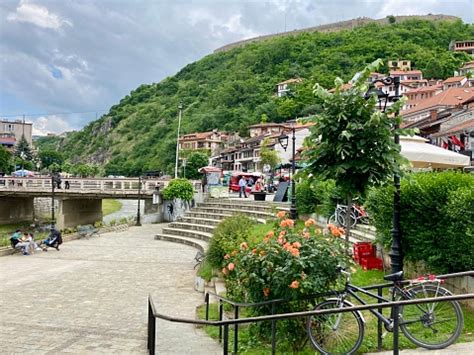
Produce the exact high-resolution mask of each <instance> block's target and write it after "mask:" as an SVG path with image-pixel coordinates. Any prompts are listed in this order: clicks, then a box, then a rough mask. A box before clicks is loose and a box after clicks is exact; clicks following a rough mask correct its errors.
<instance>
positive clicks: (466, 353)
mask: <svg viewBox="0 0 474 355" xmlns="http://www.w3.org/2000/svg"><path fill="white" fill-rule="evenodd" d="M391 354H393V351H382V352H380V353H367V354H366V355H391ZM400 354H403V355H451V354H452V355H472V354H474V343H458V344H454V345H451V346H448V347H447V348H446V349H441V350H427V349H421V348H418V349H411V350H400Z"/></svg>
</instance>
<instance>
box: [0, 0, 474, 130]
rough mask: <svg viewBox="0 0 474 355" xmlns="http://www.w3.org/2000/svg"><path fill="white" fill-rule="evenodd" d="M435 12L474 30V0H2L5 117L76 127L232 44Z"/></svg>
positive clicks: (1, 104) (0, 110)
mask: <svg viewBox="0 0 474 355" xmlns="http://www.w3.org/2000/svg"><path fill="white" fill-rule="evenodd" d="M428 13H432V14H441V13H442V14H447V15H455V16H459V17H461V18H462V19H463V21H464V22H466V23H473V22H474V0H416V1H415V0H383V1H381V0H239V1H237V0H43V1H40V0H0V118H2V119H5V118H6V119H9V120H14V119H22V117H23V115H25V119H26V121H27V122H32V123H33V134H37V135H44V134H47V133H61V132H64V131H70V130H77V129H80V128H81V127H83V126H84V125H85V124H87V123H88V122H90V121H92V120H94V119H96V118H98V117H100V116H101V115H103V114H105V113H107V111H108V110H109V108H110V107H111V106H112V105H114V104H117V103H118V102H119V101H120V99H121V98H122V97H124V96H125V95H127V94H129V93H130V91H132V90H134V89H135V88H137V87H138V86H139V85H141V84H148V83H155V82H160V81H161V80H163V79H164V78H166V77H168V76H172V75H174V74H175V73H176V72H178V71H179V70H180V69H181V68H182V67H184V66H185V65H187V64H189V63H192V62H194V61H196V60H199V59H200V58H202V57H203V56H205V55H207V54H210V53H212V52H213V51H214V50H215V49H216V48H219V47H221V46H223V45H225V44H228V43H232V42H235V41H238V40H242V39H245V38H251V37H255V36H259V35H265V34H271V33H277V32H284V31H285V30H288V31H290V30H294V29H300V28H305V27H311V26H317V25H321V24H327V23H332V22H336V21H342V20H348V19H352V18H357V17H363V16H365V17H371V18H383V17H386V16H388V15H420V14H428Z"/></svg>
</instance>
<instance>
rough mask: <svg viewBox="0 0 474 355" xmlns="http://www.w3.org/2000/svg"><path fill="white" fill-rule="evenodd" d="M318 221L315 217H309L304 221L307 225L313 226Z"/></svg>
mask: <svg viewBox="0 0 474 355" xmlns="http://www.w3.org/2000/svg"><path fill="white" fill-rule="evenodd" d="M315 224H316V221H315V220H314V219H313V218H309V219H307V220H306V222H304V225H305V227H308V228H309V227H311V226H312V225H315Z"/></svg>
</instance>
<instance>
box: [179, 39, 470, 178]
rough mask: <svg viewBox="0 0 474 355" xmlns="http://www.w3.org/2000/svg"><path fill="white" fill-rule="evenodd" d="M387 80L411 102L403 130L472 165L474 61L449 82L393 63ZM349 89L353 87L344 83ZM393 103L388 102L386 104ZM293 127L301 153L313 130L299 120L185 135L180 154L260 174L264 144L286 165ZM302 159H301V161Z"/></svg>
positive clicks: (459, 46) (455, 46)
mask: <svg viewBox="0 0 474 355" xmlns="http://www.w3.org/2000/svg"><path fill="white" fill-rule="evenodd" d="M450 50H453V51H463V52H466V53H468V54H470V55H472V56H474V41H472V40H469V41H457V42H453V43H451V45H450ZM388 66H389V68H390V70H389V73H388V75H389V76H391V77H399V78H400V84H401V85H400V95H402V96H405V97H406V98H407V102H406V103H405V105H404V107H403V110H402V111H401V115H402V116H403V121H404V127H406V128H417V129H418V130H419V132H420V133H419V134H420V135H421V136H423V137H425V138H427V139H429V141H430V143H431V144H434V145H437V146H440V147H443V148H445V149H449V150H452V151H455V152H458V153H461V154H465V155H468V156H470V157H471V165H472V164H473V163H474V156H473V151H474V61H470V62H467V63H465V64H464V65H463V66H462V67H460V68H459V70H458V71H457V72H455V73H453V76H452V77H449V78H447V79H445V80H441V79H433V78H424V77H423V73H422V71H420V70H416V69H413V68H412V65H411V62H410V61H409V60H390V61H389V63H388ZM385 76H386V74H383V73H372V75H371V76H370V78H369V81H370V82H374V81H375V80H377V79H381V78H383V77H385ZM302 81H303V79H302V78H291V79H288V80H285V81H283V82H280V83H277V84H276V85H275V95H276V96H277V97H284V96H286V95H290V94H291V92H292V88H294V86H295V85H298V84H299V83H301V82H302ZM346 85H350V84H346ZM376 87H377V88H378V89H381V90H382V91H383V92H384V93H387V94H388V95H389V96H394V95H395V88H394V86H393V85H391V86H388V85H383V84H380V83H377V84H376ZM390 104H391V103H390V102H389V103H388V105H390ZM293 126H294V127H295V131H296V134H295V137H296V149H297V151H299V150H301V148H302V146H303V141H304V138H305V137H307V136H308V135H309V128H310V125H307V124H306V125H305V124H302V123H300V122H297V120H290V121H287V122H284V123H273V122H262V123H259V124H255V125H251V126H249V127H248V135H249V138H246V139H242V138H240V137H239V136H238V135H236V134H235V133H234V134H230V133H227V132H220V131H218V130H217V129H215V130H213V131H209V132H195V133H190V134H185V135H183V136H182V137H181V138H180V141H179V143H180V149H184V150H202V149H204V150H208V151H209V152H210V155H211V157H210V164H211V165H213V166H216V167H219V168H222V169H224V170H239V171H244V172H253V171H262V170H263V169H264V167H263V166H262V163H261V160H260V151H261V149H262V143H263V142H264V140H265V143H266V144H267V146H268V147H269V148H271V149H274V150H275V151H276V152H277V154H278V156H279V158H280V161H281V162H282V163H283V164H284V163H288V162H290V161H291V154H290V152H289V151H285V150H284V149H283V148H282V147H281V146H280V145H279V144H277V143H278V137H280V136H282V135H288V134H289V133H290V131H291V129H292V127H293ZM297 159H298V156H297Z"/></svg>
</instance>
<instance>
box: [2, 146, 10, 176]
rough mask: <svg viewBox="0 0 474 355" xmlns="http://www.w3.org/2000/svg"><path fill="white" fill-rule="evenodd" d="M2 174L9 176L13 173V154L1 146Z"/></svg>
mask: <svg viewBox="0 0 474 355" xmlns="http://www.w3.org/2000/svg"><path fill="white" fill-rule="evenodd" d="M0 172H2V173H5V174H9V173H11V172H12V153H10V151H8V150H7V149H5V148H4V147H3V146H1V145H0Z"/></svg>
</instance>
